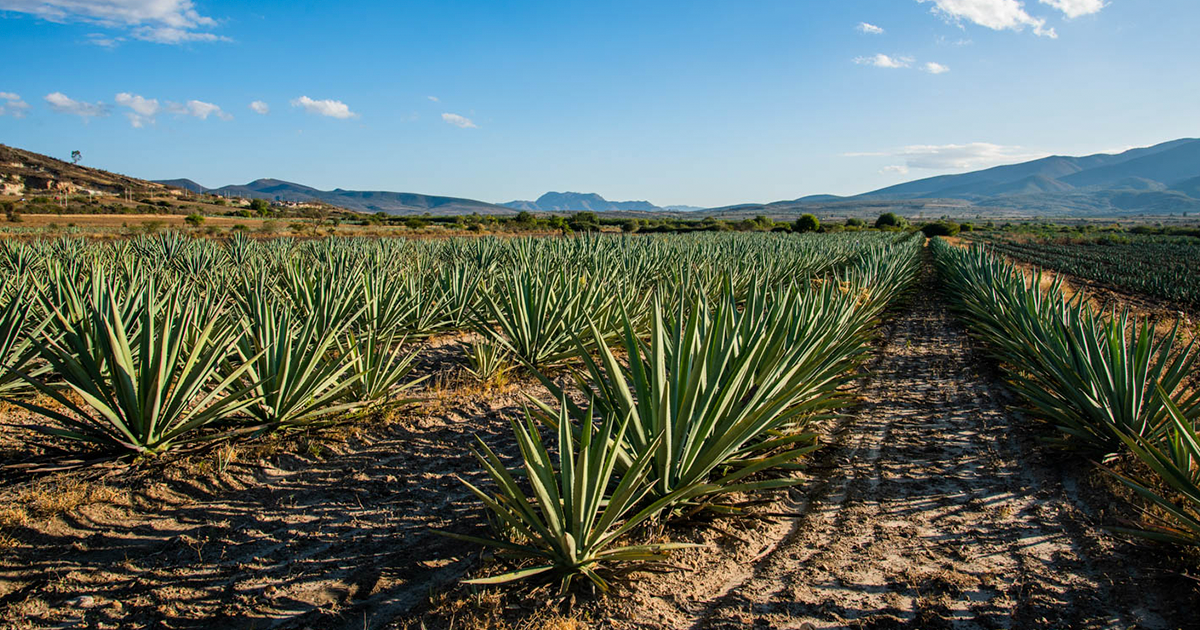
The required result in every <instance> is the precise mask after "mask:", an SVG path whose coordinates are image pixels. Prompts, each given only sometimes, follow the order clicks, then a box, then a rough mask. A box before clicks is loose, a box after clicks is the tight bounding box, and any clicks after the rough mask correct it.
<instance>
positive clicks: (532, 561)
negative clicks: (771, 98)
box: [446, 238, 924, 590]
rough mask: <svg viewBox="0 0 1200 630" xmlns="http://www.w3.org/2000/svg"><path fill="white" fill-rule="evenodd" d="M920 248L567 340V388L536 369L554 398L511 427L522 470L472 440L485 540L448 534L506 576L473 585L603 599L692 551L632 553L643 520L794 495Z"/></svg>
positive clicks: (673, 303)
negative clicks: (571, 591) (588, 589)
mask: <svg viewBox="0 0 1200 630" xmlns="http://www.w3.org/2000/svg"><path fill="white" fill-rule="evenodd" d="M923 243H924V239H923V238H919V239H917V238H907V239H904V240H902V241H899V242H896V243H894V244H891V245H888V246H886V247H878V248H871V249H869V250H867V251H866V252H864V255H862V256H860V257H859V258H858V259H857V260H856V261H855V262H854V263H853V264H851V265H848V266H846V267H845V268H843V269H841V270H839V271H837V272H834V273H830V274H828V275H826V276H824V277H822V278H819V279H817V280H815V281H811V280H808V279H803V280H801V281H797V282H788V283H782V284H780V285H776V286H760V287H756V288H753V289H751V290H750V291H748V292H747V293H745V294H744V295H741V294H739V293H738V292H737V291H736V290H735V289H734V288H733V287H732V286H731V285H728V284H727V285H726V286H724V287H723V289H722V290H721V291H720V292H719V293H718V294H717V295H716V296H715V297H710V296H709V295H707V294H705V293H704V292H703V291H701V290H699V289H693V290H688V291H686V292H683V293H682V294H681V295H677V296H672V298H671V299H670V300H669V301H668V300H663V299H658V298H655V299H653V300H652V301H651V304H650V306H649V308H648V309H647V313H648V316H646V317H644V318H635V317H633V316H631V315H630V314H629V313H627V312H625V311H621V312H620V313H619V314H618V315H617V316H616V319H617V322H618V326H617V330H616V333H615V335H613V334H612V331H611V330H606V329H605V327H604V326H602V325H600V324H596V323H593V324H592V325H590V326H589V327H588V330H587V331H586V333H584V334H573V335H572V338H573V341H574V344H575V346H576V348H577V351H578V354H577V356H578V357H580V364H579V365H578V367H576V368H575V369H574V370H573V375H574V379H573V381H574V385H573V386H569V387H565V388H564V387H560V386H559V385H558V384H557V383H556V381H555V380H554V379H551V378H549V377H548V376H546V375H545V374H543V373H542V372H541V371H536V370H535V374H536V375H537V376H538V377H539V378H540V380H541V381H542V382H543V384H544V385H545V387H546V388H547V389H548V390H549V391H550V393H551V395H552V397H553V400H550V401H542V400H536V399H535V400H534V403H535V404H534V405H533V407H532V408H531V410H530V411H529V412H527V413H526V415H525V417H524V418H523V419H520V420H515V421H514V422H513V430H514V433H515V434H516V439H517V443H518V444H519V445H520V457H521V461H520V463H519V464H518V465H516V466H515V467H511V468H510V464H507V463H506V462H505V461H504V460H503V459H502V458H501V457H500V456H499V455H498V454H497V453H496V452H495V451H494V450H493V449H491V448H490V447H488V445H486V444H484V443H483V442H482V441H480V443H479V446H478V450H477V452H476V455H477V457H478V459H479V461H480V462H481V463H482V465H483V467H484V468H485V470H486V472H487V475H488V477H490V480H491V481H492V483H493V485H494V488H490V489H483V488H480V487H477V486H476V485H472V484H470V483H468V482H466V481H464V483H465V484H466V485H467V486H468V487H469V489H470V490H471V491H472V492H473V493H474V494H475V495H476V496H477V497H478V498H479V500H480V501H482V502H483V504H484V505H485V506H486V508H487V511H488V513H489V516H490V520H491V522H492V524H493V535H492V536H491V537H475V536H467V535H461V534H452V533H447V534H446V535H449V536H453V537H456V538H460V539H463V540H467V541H471V542H475V543H480V544H483V545H486V546H489V547H492V548H495V549H497V550H498V551H497V553H498V554H499V555H500V556H503V557H506V558H507V559H509V560H511V561H512V562H513V564H512V565H511V566H510V567H509V570H506V571H503V572H501V573H499V574H497V575H494V576H491V577H486V578H481V579H477V580H471V582H472V583H476V584H498V583H504V582H509V581H513V580H519V579H523V578H530V577H534V576H537V578H538V579H547V580H551V581H553V580H558V581H559V584H560V586H561V588H562V589H564V590H565V589H566V588H568V587H569V586H570V585H571V584H572V583H573V582H576V581H578V580H584V581H583V584H591V585H594V587H595V588H597V589H599V590H608V588H609V585H610V580H611V576H612V575H614V574H620V573H622V572H624V571H627V570H629V569H631V568H634V567H637V566H640V565H642V564H643V563H646V562H651V563H654V562H658V561H661V560H663V559H664V558H665V557H666V556H667V555H668V554H669V553H670V552H672V551H673V550H677V549H680V548H682V547H688V546H690V545H688V544H682V543H672V542H661V541H658V542H653V543H646V544H639V539H645V538H646V532H647V531H648V530H649V529H650V528H649V525H650V524H651V523H655V524H660V523H662V522H664V521H666V520H668V519H671V518H677V517H680V516H685V515H690V514H695V513H697V512H698V511H701V510H712V511H715V512H717V513H725V514H738V513H740V512H742V509H741V505H742V504H741V503H739V501H742V500H745V494H746V493H750V494H752V493H755V492H758V491H763V490H767V489H771V488H779V487H784V486H790V485H794V484H795V483H797V478H796V477H795V476H794V475H789V474H786V473H787V471H789V470H791V469H794V468H795V467H797V466H799V465H800V464H799V462H798V460H799V459H800V458H801V457H802V456H803V455H805V454H806V453H809V452H811V451H812V450H814V449H815V448H817V446H818V444H819V442H818V439H817V435H816V434H815V433H814V432H813V428H814V426H813V423H814V422H817V421H819V420H821V419H826V418H830V417H833V416H835V415H836V414H837V413H838V410H839V409H841V408H844V407H845V406H846V404H847V403H848V398H847V394H846V392H845V388H843V387H842V386H843V385H845V384H846V383H847V382H848V381H849V380H850V379H852V378H853V375H854V372H855V367H856V366H857V365H859V363H860V362H861V361H862V359H863V358H864V355H865V354H866V353H867V352H868V348H869V345H868V344H869V341H870V339H871V337H872V334H873V328H874V326H875V324H876V323H877V321H878V320H879V318H880V317H881V315H882V314H883V312H884V310H885V309H886V308H888V306H889V305H890V304H892V303H893V302H894V301H895V299H896V298H897V297H898V296H899V295H900V294H901V293H903V292H904V291H906V290H907V289H908V288H909V287H910V286H911V284H912V283H913V281H914V279H915V278H916V272H917V270H918V267H919V261H920V253H921V250H922V246H923ZM578 401H582V402H578ZM543 429H544V430H546V431H547V432H549V433H551V434H553V435H555V436H556V437H557V439H556V440H555V442H554V445H555V447H556V448H553V449H552V448H550V446H548V445H547V443H546V441H544V439H543V436H542V433H541V431H542V430H543ZM739 493H741V494H739Z"/></svg>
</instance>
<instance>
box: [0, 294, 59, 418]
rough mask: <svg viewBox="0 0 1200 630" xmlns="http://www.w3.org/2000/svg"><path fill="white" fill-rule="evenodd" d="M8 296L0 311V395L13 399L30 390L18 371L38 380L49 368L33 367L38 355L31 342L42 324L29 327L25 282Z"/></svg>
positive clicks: (28, 302) (27, 297) (28, 305)
mask: <svg viewBox="0 0 1200 630" xmlns="http://www.w3.org/2000/svg"><path fill="white" fill-rule="evenodd" d="M7 297H8V302H7V303H6V304H5V305H4V306H3V308H0V396H13V395H18V394H22V393H25V392H27V391H29V390H30V387H29V384H28V383H27V382H26V380H25V379H24V378H22V377H21V376H20V375H19V374H18V373H19V372H25V373H27V374H28V375H29V376H31V377H33V378H37V377H40V376H42V375H44V374H45V373H46V372H47V371H48V370H49V369H50V368H49V367H48V366H46V365H42V366H34V365H33V364H32V363H33V361H34V359H35V358H36V357H37V354H38V350H37V346H36V344H34V339H35V338H37V337H38V335H39V334H40V331H41V329H42V327H43V326H44V323H43V325H42V326H36V327H32V326H30V309H31V308H32V307H33V304H32V303H31V300H30V299H29V291H28V289H27V288H26V285H25V283H24V282H21V283H20V285H19V286H18V287H16V288H15V289H14V290H12V291H11V292H10V294H9V295H8V296H7ZM31 328H32V329H31Z"/></svg>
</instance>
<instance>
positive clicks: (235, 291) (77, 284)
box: [0, 233, 892, 455]
mask: <svg viewBox="0 0 1200 630" xmlns="http://www.w3.org/2000/svg"><path fill="white" fill-rule="evenodd" d="M890 240H892V237H890V236H888V235H879V236H874V237H867V238H858V239H851V238H844V237H833V238H829V237H823V236H820V237H818V236H793V237H779V236H767V235H758V236H753V235H696V236H690V237H682V238H681V237H638V238H626V237H608V236H599V237H586V238H577V239H534V238H524V239H508V240H499V239H492V238H489V239H450V240H444V241H413V240H405V239H381V240H371V239H327V240H313V241H299V240H294V239H288V238H283V239H274V240H267V241H257V240H253V239H250V238H246V237H245V236H244V235H236V236H235V237H233V238H232V239H230V240H228V241H225V242H216V241H209V240H203V239H194V238H190V237H187V236H183V235H180V234H175V233H165V234H161V235H157V236H154V237H149V236H147V237H140V238H136V239H132V240H124V241H116V242H94V241H87V240H83V239H77V238H60V239H56V240H43V241H32V242H23V241H2V242H0V396H3V397H4V398H5V399H6V400H9V401H11V402H12V403H14V404H16V405H19V406H21V407H24V408H25V409H27V410H29V411H32V412H34V414H36V416H37V417H41V418H44V419H47V420H44V421H37V422H36V424H32V426H30V427H29V428H32V429H34V430H35V432H36V434H37V435H38V436H39V439H42V440H44V439H45V437H46V436H49V437H50V438H52V439H53V442H52V444H54V445H58V444H67V445H68V446H70V445H75V446H78V445H87V446H89V447H91V448H93V449H97V450H99V451H103V452H104V453H106V454H112V453H117V454H123V455H131V454H132V455H153V454H158V453H162V452H164V451H168V450H171V449H175V448H180V447H185V446H190V445H200V444H204V443H210V442H211V441H213V440H216V439H223V438H229V437H234V436H244V435H255V434H262V433H264V432H271V431H278V430H287V429H295V428H304V427H310V426H313V425H319V424H323V423H327V422H331V421H334V420H341V419H345V418H347V417H352V414H350V413H349V412H351V411H353V410H357V409H363V408H369V407H371V406H373V405H380V404H387V403H397V402H411V392H412V391H413V386H414V385H416V383H417V381H418V380H419V379H414V378H412V376H411V374H412V368H413V362H414V359H415V356H416V352H417V349H418V348H417V344H415V343H413V341H414V340H418V339H421V338H424V337H427V336H429V335H433V334H438V333H443V332H453V331H462V330H475V331H477V332H478V333H480V334H482V335H483V336H484V338H485V339H489V340H490V344H483V345H481V346H480V347H477V348H475V349H474V350H473V354H474V355H475V356H484V355H487V356H490V357H491V359H492V361H493V362H494V361H495V360H496V359H497V357H501V356H507V357H511V359H512V360H514V361H517V362H519V363H521V364H523V365H526V366H530V367H533V368H538V369H544V368H545V367H546V366H550V365H554V364H558V363H562V362H566V361H570V360H574V358H575V357H578V356H579V355H580V354H581V353H582V354H586V353H588V352H595V351H597V349H599V348H601V347H602V346H606V344H609V343H615V342H616V341H617V340H618V339H619V338H620V336H621V332H622V330H623V328H629V329H633V330H638V331H641V330H643V329H645V327H646V326H648V325H649V323H650V321H651V320H652V315H653V313H654V312H655V311H654V307H653V305H654V304H655V303H676V302H681V301H685V300H688V299H691V297H690V296H697V297H696V299H705V300H712V299H714V298H713V297H712V296H717V295H728V296H730V297H729V299H731V300H735V301H738V302H739V303H741V302H744V301H746V300H748V299H751V298H752V297H753V296H754V295H755V291H757V289H756V288H755V287H757V286H760V285H766V286H778V285H781V284H783V283H785V282H788V281H791V280H792V279H796V278H811V277H814V276H817V275H821V274H826V273H830V272H832V271H833V270H836V269H842V268H845V267H846V266H847V265H852V264H853V263H854V262H855V261H858V260H861V259H863V257H864V256H865V255H868V254H869V253H870V252H873V251H880V250H881V249H882V248H886V247H888V243H889V241H890ZM753 299H762V298H761V297H758V298H753ZM593 331H594V332H595V334H591V333H592V332H593ZM581 339H582V340H585V341H580V340H581ZM481 371H482V370H481Z"/></svg>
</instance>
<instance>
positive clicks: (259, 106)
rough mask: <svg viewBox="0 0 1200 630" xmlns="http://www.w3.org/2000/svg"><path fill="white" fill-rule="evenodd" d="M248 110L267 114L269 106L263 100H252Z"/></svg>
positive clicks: (269, 109) (269, 110) (269, 111)
mask: <svg viewBox="0 0 1200 630" xmlns="http://www.w3.org/2000/svg"><path fill="white" fill-rule="evenodd" d="M250 110H251V111H253V112H254V113H255V114H262V115H264V116H265V115H267V114H270V113H271V106H270V105H267V104H266V102H264V101H254V102H252V103H250Z"/></svg>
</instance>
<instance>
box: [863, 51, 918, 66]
mask: <svg viewBox="0 0 1200 630" xmlns="http://www.w3.org/2000/svg"><path fill="white" fill-rule="evenodd" d="M854 63H857V64H859V65H862V66H875V67H876V68H907V67H909V66H911V65H912V64H913V59H912V57H891V56H888V55H885V54H883V53H879V54H878V55H872V56H870V57H857V58H855V59H854Z"/></svg>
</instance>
